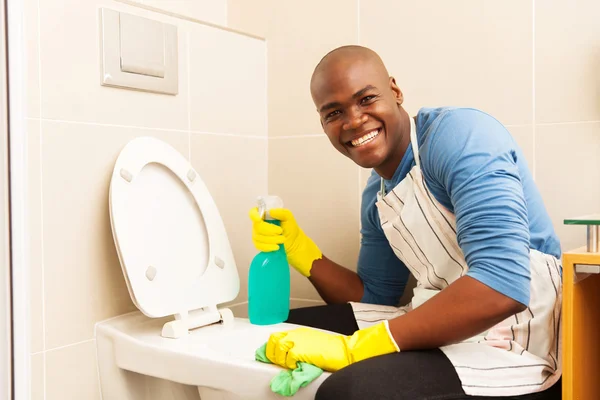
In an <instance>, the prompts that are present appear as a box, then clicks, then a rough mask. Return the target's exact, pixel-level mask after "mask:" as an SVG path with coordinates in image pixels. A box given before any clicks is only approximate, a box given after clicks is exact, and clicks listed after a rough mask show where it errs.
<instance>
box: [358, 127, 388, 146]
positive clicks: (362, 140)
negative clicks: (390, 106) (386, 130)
mask: <svg viewBox="0 0 600 400" xmlns="http://www.w3.org/2000/svg"><path fill="white" fill-rule="evenodd" d="M380 132H381V130H379V129H377V130H374V131H371V132H369V133H367V134H366V135H365V136H363V137H359V138H358V139H354V140H353V141H352V142H351V143H352V146H354V147H359V146H362V145H364V144H366V143H369V142H370V141H371V140H373V139H375V137H376V136H377V135H379V133H380Z"/></svg>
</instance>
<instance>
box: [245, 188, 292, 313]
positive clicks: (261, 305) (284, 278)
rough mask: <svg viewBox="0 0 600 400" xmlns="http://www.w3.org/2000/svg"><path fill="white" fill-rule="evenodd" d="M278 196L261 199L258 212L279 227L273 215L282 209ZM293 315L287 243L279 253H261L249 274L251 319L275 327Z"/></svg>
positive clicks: (259, 199) (254, 261)
mask: <svg viewBox="0 0 600 400" xmlns="http://www.w3.org/2000/svg"><path fill="white" fill-rule="evenodd" d="M282 207H283V201H282V200H281V199H280V198H279V197H277V196H265V197H259V198H258V211H259V213H260V215H261V216H262V217H263V218H264V219H265V221H267V222H269V223H271V224H275V225H279V224H280V221H278V220H276V219H274V218H272V217H271V215H270V214H269V211H270V210H271V209H273V208H282ZM289 312H290V268H289V265H288V262H287V257H286V255H285V249H284V247H283V244H280V245H279V250H276V251H273V252H260V253H258V254H257V255H256V256H255V257H254V259H253V260H252V263H251V264H250V270H249V271H248V317H249V319H250V323H252V324H254V325H271V324H277V323H280V322H284V321H286V320H287V318H288V315H289Z"/></svg>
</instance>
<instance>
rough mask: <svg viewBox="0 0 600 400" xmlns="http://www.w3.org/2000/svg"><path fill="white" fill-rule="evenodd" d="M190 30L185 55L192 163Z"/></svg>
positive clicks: (189, 152) (187, 34)
mask: <svg viewBox="0 0 600 400" xmlns="http://www.w3.org/2000/svg"><path fill="white" fill-rule="evenodd" d="M190 40H191V35H190V32H189V31H187V32H186V57H187V114H188V116H187V120H188V126H187V128H188V134H187V136H188V162H189V163H190V165H191V164H192V104H191V97H192V96H191V94H190V92H191V91H192V90H191V88H192V85H191V82H190V80H191V76H192V74H191V72H190Z"/></svg>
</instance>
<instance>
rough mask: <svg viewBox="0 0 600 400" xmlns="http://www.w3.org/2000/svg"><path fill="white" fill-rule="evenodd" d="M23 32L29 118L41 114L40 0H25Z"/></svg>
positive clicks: (27, 112) (27, 113)
mask: <svg viewBox="0 0 600 400" xmlns="http://www.w3.org/2000/svg"><path fill="white" fill-rule="evenodd" d="M23 11H24V15H23V19H24V21H25V22H24V26H23V33H24V35H25V39H24V42H25V43H26V46H25V47H26V49H25V55H26V60H27V62H26V64H25V66H26V68H27V75H26V76H27V81H26V82H25V85H26V86H27V110H26V112H25V114H26V115H27V117H29V118H37V117H39V116H40V78H39V73H40V68H39V59H40V57H39V24H38V22H39V21H38V0H25V1H24V2H23Z"/></svg>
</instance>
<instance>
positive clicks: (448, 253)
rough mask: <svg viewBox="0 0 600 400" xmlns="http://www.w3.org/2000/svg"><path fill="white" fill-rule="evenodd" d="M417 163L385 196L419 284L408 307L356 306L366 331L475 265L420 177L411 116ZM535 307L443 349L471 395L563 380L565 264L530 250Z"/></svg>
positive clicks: (396, 237)
mask: <svg viewBox="0 0 600 400" xmlns="http://www.w3.org/2000/svg"><path fill="white" fill-rule="evenodd" d="M410 122H411V127H410V129H411V130H410V136H411V144H412V148H413V153H414V157H415V163H416V165H415V166H414V167H413V168H412V169H411V171H410V172H409V174H408V175H407V176H406V178H405V179H404V180H402V181H401V182H400V183H399V184H398V185H397V186H396V187H395V188H394V189H393V190H392V191H391V192H390V193H388V194H385V191H384V186H383V180H382V191H381V192H380V193H378V198H377V200H378V201H377V208H378V211H379V217H380V220H381V226H382V228H383V231H384V233H385V235H386V237H387V239H388V241H389V243H390V244H391V246H392V248H393V250H394V253H395V254H396V256H397V257H398V258H399V259H400V260H402V261H403V262H404V264H405V265H406V266H407V268H408V269H409V270H410V272H411V273H412V274H413V276H414V277H415V279H416V280H417V286H416V287H415V289H414V292H413V293H414V296H413V298H412V301H411V302H410V303H409V304H408V305H406V306H404V307H390V306H379V305H373V304H364V303H351V305H352V307H353V310H354V316H355V318H356V320H357V322H358V325H359V327H360V328H364V327H367V326H370V325H372V324H374V323H377V322H379V321H381V320H383V319H392V318H395V317H397V316H400V315H403V314H405V313H407V312H410V310H412V309H414V308H416V307H418V306H420V305H421V304H423V303H424V302H425V301H427V300H428V299H429V298H431V297H432V296H435V295H436V294H437V293H439V291H441V290H443V289H444V288H445V287H447V286H448V285H450V284H451V283H452V282H454V281H455V280H457V279H458V278H460V277H461V276H464V275H465V274H466V273H467V271H468V269H469V267H468V265H467V263H466V262H465V259H464V255H463V253H462V251H461V249H460V246H459V245H458V241H457V238H456V217H455V216H454V214H452V213H451V212H450V211H448V210H447V209H446V208H444V206H442V205H441V204H440V203H439V202H438V201H437V200H436V199H435V197H434V196H433V195H432V194H431V193H430V192H429V190H428V189H427V187H426V185H425V181H424V179H423V176H422V174H421V169H420V161H419V149H418V144H417V137H416V127H415V122H414V119H413V118H410ZM530 270H531V292H530V293H531V295H530V298H531V300H530V303H529V307H528V308H527V309H526V310H525V311H523V312H521V313H518V314H515V315H513V316H511V317H509V318H507V319H506V320H504V321H502V322H501V323H499V324H497V325H495V326H493V327H492V328H491V329H489V330H488V331H486V332H483V333H481V334H480V335H477V336H475V337H472V338H470V339H467V340H465V341H463V342H461V343H457V344H452V345H449V346H444V347H442V348H441V350H442V351H443V352H444V354H446V356H447V357H448V359H449V360H450V362H451V363H452V365H454V368H455V369H456V372H457V374H458V377H459V378H460V381H461V383H462V387H463V390H464V391H465V393H466V394H468V395H478V396H509V395H513V396H515V395H522V394H527V393H533V392H538V391H542V390H545V389H547V388H549V387H550V386H552V385H553V384H554V383H556V381H557V380H558V379H559V378H560V375H561V365H562V362H561V361H562V360H561V352H560V349H561V345H560V337H561V332H560V330H561V328H560V325H561V324H560V317H561V302H562V295H561V293H562V279H561V265H560V260H558V259H556V258H555V257H553V256H551V255H548V254H544V253H541V252H539V251H536V250H530Z"/></svg>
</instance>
